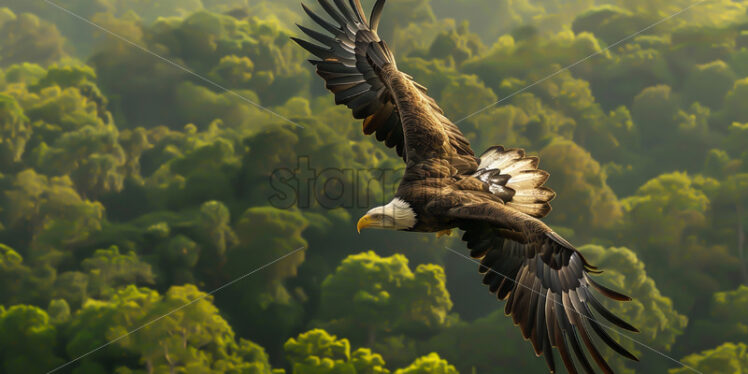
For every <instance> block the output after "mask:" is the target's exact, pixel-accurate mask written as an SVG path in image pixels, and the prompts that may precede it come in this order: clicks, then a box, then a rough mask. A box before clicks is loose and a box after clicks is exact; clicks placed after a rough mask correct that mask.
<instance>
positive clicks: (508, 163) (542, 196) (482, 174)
mask: <svg viewBox="0 0 748 374" xmlns="http://www.w3.org/2000/svg"><path fill="white" fill-rule="evenodd" d="M538 162H539V160H538V158H537V157H528V156H525V151H524V150H522V149H504V147H502V146H495V147H491V148H489V149H488V150H487V151H486V152H485V153H483V155H481V157H480V166H478V171H477V172H476V173H475V174H474V176H476V177H478V178H479V179H480V180H482V181H484V182H486V183H488V184H489V191H491V192H492V193H493V194H495V195H497V196H499V197H501V198H502V200H504V201H505V202H506V204H507V206H511V207H513V208H515V209H517V210H519V211H521V212H523V213H526V214H529V215H531V216H534V217H544V216H545V215H546V214H548V212H550V210H551V206H550V204H549V203H548V202H549V201H551V200H553V198H554V197H555V196H556V193H555V192H553V190H551V189H550V188H547V187H543V183H545V181H547V180H548V176H549V174H548V172H546V171H543V170H540V169H538V168H537V167H538Z"/></svg>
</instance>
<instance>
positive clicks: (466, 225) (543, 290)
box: [446, 197, 637, 374]
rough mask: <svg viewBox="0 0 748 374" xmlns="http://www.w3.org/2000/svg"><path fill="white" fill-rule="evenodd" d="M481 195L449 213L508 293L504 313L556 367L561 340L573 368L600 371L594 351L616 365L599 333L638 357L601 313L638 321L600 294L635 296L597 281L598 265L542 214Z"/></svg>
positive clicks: (487, 279) (495, 289) (494, 286)
mask: <svg viewBox="0 0 748 374" xmlns="http://www.w3.org/2000/svg"><path fill="white" fill-rule="evenodd" d="M474 200H475V203H474V204H467V205H462V206H458V207H455V208H452V209H450V210H449V211H448V212H447V214H446V215H447V216H448V217H449V218H450V219H453V220H455V221H456V222H457V224H458V227H460V228H461V229H462V230H465V234H464V235H463V237H462V239H463V240H464V241H466V242H467V247H468V248H469V249H470V250H471V251H470V256H472V257H473V258H476V259H479V260H480V264H481V265H480V269H479V271H480V272H481V273H483V274H484V277H483V284H486V285H488V287H489V290H490V291H491V292H492V293H495V294H496V295H497V297H498V298H499V300H506V306H505V308H504V311H505V313H506V314H507V315H508V316H510V317H511V318H512V319H513V321H514V323H515V324H516V325H518V326H519V328H520V329H521V331H522V335H523V336H524V337H525V338H526V339H529V340H530V341H531V342H532V345H533V348H534V349H535V353H536V354H537V355H538V356H540V355H543V356H545V359H546V362H547V364H548V368H549V369H550V370H551V372H555V369H556V368H555V362H554V359H553V352H552V348H556V349H557V350H558V352H559V353H560V356H561V360H562V361H563V364H564V366H565V367H566V369H567V371H568V372H569V373H577V372H578V371H577V364H578V365H579V366H581V367H582V369H583V370H584V372H586V373H594V370H593V368H592V365H591V364H590V361H589V360H588V357H587V354H588V355H589V356H591V357H592V359H593V361H595V363H597V365H598V366H599V367H600V369H602V371H603V372H604V373H608V374H609V373H613V370H612V369H611V367H610V366H609V365H608V363H607V362H606V360H605V359H604V358H603V356H602V354H601V353H600V350H599V345H600V344H599V343H598V342H596V340H599V341H601V342H603V343H605V344H606V345H608V346H609V347H610V348H612V349H613V350H614V351H616V352H617V353H619V354H620V355H622V356H624V357H626V358H629V359H631V360H637V358H636V356H634V355H633V354H631V353H630V352H629V351H627V350H626V349H625V348H623V347H622V346H621V345H620V344H618V343H617V342H616V341H615V340H614V339H613V338H612V337H611V336H610V335H609V334H608V333H607V332H606V331H605V330H608V329H611V327H609V326H608V325H607V324H606V323H604V322H602V321H601V320H600V318H598V315H599V316H601V317H602V319H605V320H607V321H608V322H610V323H612V324H613V325H616V326H618V327H620V328H623V329H626V330H629V331H637V329H636V328H634V327H633V326H631V325H630V324H628V323H626V322H625V321H623V320H622V319H620V318H619V317H617V316H616V315H614V314H613V313H612V312H611V311H609V310H608V309H607V308H605V307H604V306H603V304H602V303H601V302H600V301H598V300H597V298H596V297H595V294H596V293H599V294H602V295H604V296H606V297H608V298H611V299H614V300H619V301H626V300H630V298H629V297H628V296H625V295H622V294H620V293H618V292H616V291H613V290H610V289H608V288H606V287H605V286H603V285H601V284H599V283H597V282H595V281H594V279H593V277H592V276H591V274H590V273H595V272H598V271H597V270H596V268H595V267H593V266H591V265H590V264H588V263H587V261H586V260H585V259H584V257H583V256H582V254H581V253H580V252H579V251H578V250H577V249H576V248H574V246H573V245H571V244H570V243H569V242H568V241H566V240H565V239H564V238H562V237H561V236H560V235H558V234H557V233H555V232H554V231H552V230H551V229H550V228H548V227H547V226H546V225H544V224H542V223H541V222H540V221H539V220H537V219H535V218H533V217H530V216H529V215H527V214H524V213H521V212H519V211H517V210H514V209H512V208H510V207H507V206H506V205H504V204H500V203H497V202H492V201H484V202H482V203H481V202H480V200H481V199H480V198H478V197H476V198H475V199H474ZM593 290H594V291H596V292H593ZM593 310H594V311H595V312H597V313H593ZM596 338H597V339H596ZM582 347H584V348H586V351H587V354H585V352H584V351H585V350H584V349H583V348H582ZM572 352H573V355H574V356H575V357H576V361H577V364H575V363H574V360H573V359H572Z"/></svg>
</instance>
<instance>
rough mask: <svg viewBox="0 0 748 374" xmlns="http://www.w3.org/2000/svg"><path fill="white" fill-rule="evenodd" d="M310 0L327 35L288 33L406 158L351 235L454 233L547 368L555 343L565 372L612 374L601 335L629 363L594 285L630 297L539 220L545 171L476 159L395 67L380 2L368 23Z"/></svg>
mask: <svg viewBox="0 0 748 374" xmlns="http://www.w3.org/2000/svg"><path fill="white" fill-rule="evenodd" d="M318 1H319V4H320V6H321V8H322V9H323V10H324V11H325V12H326V13H327V14H328V15H329V17H330V18H329V20H326V19H325V18H323V17H320V16H319V15H317V14H315V13H314V12H313V11H312V10H310V9H309V8H307V7H306V6H305V5H304V4H302V6H303V7H304V11H305V12H306V13H307V14H308V15H309V17H311V19H312V20H314V22H316V23H317V24H318V25H319V26H320V27H321V28H322V29H324V30H325V31H327V33H323V32H318V31H315V30H312V29H309V28H306V27H304V26H299V28H300V29H301V31H303V32H304V33H305V34H306V35H308V36H309V37H310V38H312V39H314V40H316V41H317V42H318V43H320V44H314V43H310V42H308V41H306V40H302V39H298V38H293V40H294V41H295V42H297V43H298V44H299V45H301V46H302V47H304V48H305V49H306V50H307V51H309V52H310V53H312V54H313V55H315V56H316V57H317V58H318V59H315V60H310V62H311V63H312V64H313V65H314V66H316V70H317V73H318V74H319V75H320V76H322V78H324V80H325V83H326V87H327V88H328V89H329V90H330V91H332V92H333V93H334V94H335V103H336V104H345V105H346V106H348V108H350V109H351V110H352V111H353V116H354V117H355V118H357V119H363V132H364V133H365V134H375V135H376V138H377V140H379V141H383V142H384V143H385V145H386V146H387V147H389V148H395V150H396V151H397V154H398V155H399V156H401V157H402V158H403V160H404V161H405V163H406V168H405V173H404V175H403V178H402V181H401V182H400V185H399V187H398V189H397V192H396V194H395V197H394V199H393V200H392V201H391V202H390V203H388V204H386V205H384V206H380V207H376V208H374V209H371V210H370V211H369V212H368V213H366V215H364V216H363V217H361V219H360V220H359V221H358V225H357V228H358V230H359V231H360V230H361V229H362V228H384V229H392V230H402V231H416V232H436V233H443V232H445V231H448V230H451V229H453V228H458V229H461V230H463V231H464V235H463V237H462V239H463V240H464V241H466V242H467V247H468V248H469V249H470V250H471V251H470V255H471V256H472V257H474V258H476V259H479V260H480V268H479V271H480V272H481V273H483V274H485V275H484V276H483V283H484V284H486V285H488V287H489V290H490V291H491V292H492V293H495V294H496V295H497V296H498V298H499V299H500V300H506V306H505V311H506V314H507V315H509V316H511V317H512V319H513V320H514V323H515V324H516V325H518V326H519V327H520V329H521V330H522V335H523V336H524V337H525V339H529V340H530V341H531V342H532V346H533V348H534V349H535V353H536V355H538V356H540V355H544V357H545V360H546V363H547V364H548V368H549V369H550V371H551V372H555V368H556V366H555V363H554V356H553V351H552V347H555V348H556V349H557V350H558V352H559V355H560V357H561V360H562V361H563V364H564V366H565V367H566V369H567V370H568V371H569V372H570V373H577V365H578V366H581V367H582V368H583V369H584V371H585V372H587V373H593V372H594V370H593V368H592V365H590V361H589V360H588V355H589V356H591V357H592V359H593V360H594V361H595V362H596V363H597V365H598V366H599V367H600V368H601V369H602V370H603V372H605V373H612V372H613V371H612V369H611V368H610V366H609V365H608V363H607V362H606V361H605V359H604V358H603V356H602V355H601V353H600V351H599V350H598V348H597V345H600V342H601V341H602V342H604V343H606V344H607V345H608V346H609V347H611V348H612V349H613V350H615V351H616V352H618V353H619V354H621V355H623V356H625V357H627V358H629V359H632V360H637V358H636V357H635V356H634V355H633V354H631V353H629V352H628V351H627V350H626V349H625V348H623V347H622V346H621V345H620V344H618V343H617V342H616V341H615V340H614V339H613V338H611V337H610V335H609V334H608V333H607V332H606V331H605V329H607V328H609V327H608V326H607V325H606V324H604V323H601V322H598V317H597V316H602V317H603V318H604V319H606V320H607V321H609V322H611V323H612V324H615V325H617V326H619V327H621V328H623V329H626V330H630V331H637V330H636V328H634V327H633V326H631V325H630V324H628V323H626V322H625V321H623V320H622V319H620V318H619V317H617V316H615V315H614V314H613V313H611V312H610V311H609V310H607V309H606V308H605V307H604V306H603V305H602V304H601V303H600V302H599V301H598V300H597V299H596V298H595V296H594V294H593V292H592V289H595V290H596V291H597V292H599V293H601V294H602V295H604V296H607V297H609V298H611V299H615V300H620V301H624V300H630V298H629V297H627V296H625V295H622V294H620V293H618V292H616V291H613V290H610V289H608V288H606V287H604V286H602V285H600V284H598V283H597V282H595V281H594V280H593V278H592V277H591V276H590V273H597V272H599V271H597V270H596V268H595V267H594V266H592V265H590V264H589V263H587V261H586V260H585V259H584V257H583V256H582V254H581V253H580V252H579V251H577V250H576V249H575V248H574V246H573V245H571V244H570V243H569V242H568V241H566V240H565V239H564V238H562V237H561V236H560V235H559V234H557V233H555V232H554V231H553V230H551V229H550V228H549V227H548V226H547V225H545V224H544V223H543V222H542V221H540V218H543V217H544V216H545V215H547V214H548V212H550V210H551V207H550V204H549V201H550V200H551V199H553V198H554V197H555V192H553V191H552V190H551V189H549V188H547V187H543V183H545V181H546V180H547V179H548V176H549V174H548V173H547V172H545V171H543V170H540V169H538V168H537V167H538V158H537V157H529V156H526V155H525V152H524V151H523V150H522V149H505V148H503V147H502V146H494V147H491V148H489V149H488V150H487V151H486V152H484V153H483V154H482V155H481V156H480V157H476V156H475V154H474V153H473V150H472V149H471V148H470V143H469V142H468V140H467V139H466V138H465V136H464V135H463V134H462V133H461V132H460V130H459V129H458V128H457V126H456V125H455V124H454V123H452V122H451V121H450V120H449V119H447V118H446V117H445V116H444V112H443V111H442V110H441V109H440V108H439V106H438V105H437V104H436V102H435V101H434V100H433V99H432V98H430V97H429V96H428V95H427V93H426V88H425V87H423V86H422V85H420V84H418V83H417V82H415V81H414V80H413V78H412V77H411V76H409V75H407V74H405V73H403V72H401V71H399V70H398V69H397V64H396V63H395V58H394V56H393V55H392V52H391V51H390V49H389V48H388V47H387V44H386V43H385V42H384V41H382V40H381V39H380V38H379V36H378V35H377V25H378V24H379V20H380V17H381V15H382V9H383V7H384V3H385V0H377V2H376V4H375V5H374V8H373V10H372V12H371V17H370V18H369V19H368V20H367V18H366V16H365V14H364V12H363V9H362V7H361V3H360V1H359V0H348V2H347V3H346V2H345V1H344V0H334V1H333V3H331V2H330V1H329V0H318ZM592 309H594V310H595V311H596V313H593V312H592ZM593 332H594V334H593ZM580 339H581V342H580ZM582 345H584V346H585V347H586V353H585V350H583V349H582ZM570 350H571V351H573V352H574V357H575V358H573V357H572V354H571V353H570Z"/></svg>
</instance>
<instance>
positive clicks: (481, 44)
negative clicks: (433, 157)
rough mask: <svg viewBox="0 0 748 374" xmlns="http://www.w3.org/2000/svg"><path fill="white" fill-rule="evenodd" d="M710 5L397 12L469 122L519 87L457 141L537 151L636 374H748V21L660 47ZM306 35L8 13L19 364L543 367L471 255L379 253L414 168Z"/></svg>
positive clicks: (218, 12) (110, 8)
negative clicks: (363, 117)
mask: <svg viewBox="0 0 748 374" xmlns="http://www.w3.org/2000/svg"><path fill="white" fill-rule="evenodd" d="M306 2H307V4H308V5H309V6H310V7H311V8H312V9H315V10H319V6H318V4H316V3H315V2H314V1H312V0H307V1H306ZM694 2H695V0H690V1H686V0H676V1H673V0H634V1H631V0H627V1H623V0H576V1H559V0H490V1H489V0H390V1H388V4H387V6H386V7H385V11H384V16H383V20H382V24H381V25H380V33H381V34H382V37H383V38H385V39H386V40H387V41H388V43H389V45H390V46H391V47H392V48H393V50H394V52H395V54H396V56H397V59H398V67H399V68H400V69H401V70H403V71H405V72H407V73H408V74H410V75H412V76H413V77H414V78H415V79H416V80H417V81H418V82H420V83H422V84H423V85H425V86H427V87H428V88H429V93H430V95H431V96H432V97H434V98H435V99H436V101H437V102H438V103H439V104H440V105H441V107H442V108H443V109H444V111H445V112H446V115H447V116H448V117H449V118H451V119H453V120H454V121H457V120H460V119H462V118H465V117H467V116H470V115H471V114H473V113H474V112H476V111H478V110H480V109H481V108H484V107H486V106H488V105H490V104H493V103H496V102H497V101H499V100H502V99H503V98H506V97H507V96H509V95H512V96H511V97H509V98H508V99H506V100H503V101H502V102H501V103H499V104H498V105H494V106H492V107H490V108H488V109H486V110H483V111H481V112H480V113H478V114H476V115H472V116H470V117H468V118H467V119H465V120H464V121H462V122H460V123H459V126H460V128H461V129H462V131H463V132H464V133H465V135H466V136H467V137H468V138H469V139H470V141H471V143H472V146H473V148H474V149H475V150H476V152H478V153H481V152H482V151H483V150H484V149H486V148H488V147H490V146H492V145H496V144H501V145H504V146H507V147H521V148H524V149H526V150H527V152H528V153H531V154H535V155H539V156H540V159H541V162H540V168H542V169H544V170H547V171H549V172H550V174H551V178H550V180H549V181H548V183H547V185H549V187H551V188H553V189H554V190H555V191H556V192H557V194H558V196H557V198H556V199H555V200H554V201H553V202H552V205H553V211H552V212H551V214H550V215H549V216H548V217H547V222H548V223H549V224H550V225H551V226H552V227H553V228H554V230H556V231H557V232H559V233H561V234H562V235H564V236H565V237H566V238H567V239H569V241H571V242H572V243H574V244H575V245H576V246H577V247H578V248H579V249H580V250H581V251H582V252H583V253H584V254H585V255H586V257H587V259H588V260H589V261H590V262H591V263H593V264H595V265H597V266H599V267H601V268H602V269H604V270H605V272H604V273H603V274H602V275H600V276H599V277H598V278H597V279H599V281H600V282H601V283H603V284H606V285H609V286H610V287H612V288H614V289H617V290H623V291H624V292H625V293H627V294H629V295H631V296H632V297H633V301H631V302H628V303H610V304H609V305H608V306H609V307H610V308H611V309H612V310H613V311H614V312H615V313H616V314H619V315H621V316H622V317H624V319H626V320H627V321H629V322H630V323H632V324H633V325H634V326H637V327H638V328H639V329H640V330H641V333H639V334H635V335H633V334H631V335H630V334H626V335H625V336H624V335H618V334H614V333H611V335H612V336H613V337H614V338H615V339H616V340H618V341H619V342H620V344H621V345H623V346H624V347H626V349H628V350H630V351H632V352H634V353H636V354H637V355H638V356H639V357H640V359H641V361H640V362H630V361H625V360H623V359H620V358H619V357H616V356H615V354H614V353H613V352H610V351H605V354H606V358H609V359H610V362H611V365H612V366H613V368H614V369H615V370H616V372H617V373H624V374H634V373H642V374H649V373H651V374H655V373H658V374H659V373H669V374H685V373H692V372H694V371H693V370H691V369H689V368H688V367H682V366H681V365H679V364H678V363H677V362H675V361H673V360H671V359H668V357H672V358H673V359H675V360H678V361H682V362H683V363H685V364H686V365H688V366H690V367H692V368H694V369H696V370H698V371H700V372H703V373H716V374H740V373H743V374H745V373H748V312H747V311H748V258H747V257H748V253H746V252H747V251H748V249H747V248H746V246H748V244H746V231H747V230H748V105H747V104H748V1H746V0H713V1H707V2H704V3H701V4H698V5H696V6H694V7H693V8H692V9H689V10H687V11H685V12H683V13H682V14H679V15H677V16H675V17H672V18H671V19H669V20H667V21H665V22H662V23H660V24H658V25H657V26H655V27H652V28H649V29H647V30H646V31H644V32H640V31H641V30H642V29H644V28H645V27H647V26H649V25H651V24H653V23H655V22H658V21H659V20H661V19H663V18H665V17H667V16H670V15H672V14H674V13H676V12H678V11H679V10H680V9H683V8H685V7H688V6H689V5H691V4H693V3H694ZM363 3H364V8H365V9H366V10H367V13H368V10H369V9H370V8H371V6H372V5H373V3H374V1H373V0H371V1H363ZM73 14H75V15H77V17H76V16H74V15H73ZM79 17H80V18H79ZM84 20H88V21H89V22H91V23H87V22H86V21H84ZM294 23H300V24H302V25H307V26H311V22H310V21H309V20H308V19H307V18H305V17H304V14H303V11H302V9H301V6H300V4H299V1H298V0H273V1H270V0H156V1H141V0H83V1H79V0H50V1H28V0H6V1H4V2H2V3H0V35H2V36H3V37H2V38H0V374H2V373H8V374H10V373H45V372H49V371H50V370H53V369H55V368H58V367H60V366H61V365H66V366H64V367H62V368H60V369H59V370H58V371H56V372H59V373H75V374H98V373H119V374H127V373H253V374H270V373H273V374H280V373H287V374H385V373H392V374H427V373H428V374H457V373H463V374H470V373H480V374H484V373H485V374H502V373H523V372H526V373H530V372H532V373H536V372H537V373H545V372H547V369H546V366H545V363H544V360H543V359H542V358H537V357H535V355H534V352H533V350H532V346H531V345H530V343H529V342H526V341H524V340H523V339H522V335H521V332H520V330H519V329H518V328H516V327H515V326H513V325H512V321H511V319H509V318H506V317H505V316H504V309H503V303H501V302H497V301H496V300H495V296H494V295H492V294H490V293H489V292H488V290H487V289H486V288H485V287H483V286H482V285H481V284H480V279H481V277H480V275H479V274H478V273H477V265H475V264H474V263H471V262H469V261H467V260H466V259H464V258H461V257H459V256H456V255H454V254H452V253H450V252H449V251H448V250H447V249H446V248H445V247H449V248H454V249H457V250H465V247H464V243H463V242H461V241H460V235H453V236H451V237H442V238H436V236H435V235H433V234H414V233H399V232H385V231H378V230H372V231H365V232H362V233H361V234H360V235H359V234H357V233H356V229H355V228H356V227H355V226H356V220H357V219H358V218H359V217H360V216H361V215H362V214H363V213H365V212H366V211H367V210H368V209H369V208H370V207H372V206H375V205H379V204H381V203H384V202H386V201H389V199H390V198H391V196H392V193H393V191H394V188H395V187H396V184H397V182H398V178H399V174H398V173H400V172H401V168H402V160H401V159H399V158H398V157H397V155H396V154H395V153H394V152H393V151H392V150H389V149H387V148H386V147H385V146H384V145H382V144H379V143H378V142H377V141H376V140H375V139H372V138H371V137H367V136H365V135H363V134H362V132H361V123H360V121H357V120H354V119H352V117H351V115H350V112H349V110H348V109H347V108H345V107H338V106H335V104H334V99H333V97H332V95H330V94H329V93H328V92H327V91H326V90H325V89H324V86H323V83H322V81H321V79H319V77H317V76H316V75H315V74H314V71H313V67H312V66H311V65H309V64H308V63H307V62H306V60H307V59H308V58H310V56H309V55H308V54H307V53H306V51H304V50H303V49H301V48H299V47H298V46H297V45H296V44H294V43H293V42H292V41H291V40H290V39H289V38H290V37H291V36H298V34H299V32H298V31H297V29H296V28H295V26H294ZM637 32H640V33H638V34H636V35H635V36H633V37H631V38H629V39H627V40H625V41H624V42H620V43H619V41H620V40H622V39H624V38H626V37H628V36H630V35H632V34H635V33H637ZM609 46H612V47H611V48H609V49H606V50H604V51H603V52H602V53H599V54H597V55H595V56H593V57H590V58H588V59H587V60H585V61H584V62H583V63H580V64H578V65H576V66H574V67H573V68H571V69H569V70H565V71H563V72H561V73H559V74H556V75H555V76H553V77H552V78H550V79H547V80H542V82H540V83H538V84H534V82H536V81H538V80H541V79H543V78H545V77H547V76H548V75H550V74H553V73H555V72H557V71H559V69H561V68H562V67H565V66H568V65H570V64H572V63H575V62H577V61H579V60H582V59H584V58H586V57H588V56H589V55H591V54H594V53H595V52H598V51H600V50H602V49H605V48H608V47H609ZM159 56H160V57H159ZM167 60H168V61H171V63H170V62H167ZM176 65H179V66H181V67H183V68H180V67H179V66H176ZM193 73H194V74H193ZM201 77H202V78H201ZM528 86H530V87H529V88H527V89H525V88H526V87H528ZM224 89H226V90H230V91H226V90H224ZM518 90H522V91H521V92H520V93H518V94H516V95H515V93H516V92H517V91H518ZM262 107H266V108H269V109H270V110H271V111H272V112H270V111H267V110H264V109H263V108H262ZM346 171H355V173H353V172H351V173H348V172H346ZM383 171H388V172H389V173H385V174H387V175H386V177H383ZM275 178H286V179H287V181H288V180H291V179H292V180H293V181H294V183H296V186H297V187H298V188H296V189H294V190H293V191H291V192H290V194H289V191H286V190H279V189H278V185H277V184H275V183H274V182H273V181H274V180H276V179H275ZM289 178H291V179H289ZM306 182H309V183H306ZM327 182H331V183H327ZM330 196H333V197H336V198H330ZM465 253H466V254H467V251H466V250H465ZM288 254H290V255H288ZM284 255H288V256H287V257H284V258H283V259H282V260H280V261H277V262H273V263H272V264H270V265H269V266H265V265H267V264H268V263H271V262H272V261H274V260H276V259H278V258H280V257H281V256H284ZM263 266H265V267H263ZM261 267H262V268H261ZM257 269H259V270H257ZM255 270H256V271H255ZM248 274H249V275H248ZM237 279H239V280H238V281H236V282H234V283H231V284H229V285H228V286H226V287H223V286H224V285H227V284H228V283H229V282H233V281H235V280H237ZM219 287H223V288H220V289H219V290H218V291H217V292H213V291H214V290H216V289H218V288H219ZM185 305H186V306H185ZM167 313H170V314H168V315H166V314H167ZM165 315H166V316H165ZM157 318H158V320H156V321H154V319H157ZM135 329H138V330H137V331H135V332H133V333H132V334H129V335H128V334H127V333H128V332H132V331H133V330H135ZM123 336H124V337H123ZM632 339H634V340H632ZM636 341H638V342H640V343H641V344H639V343H637V342H636ZM648 347H649V348H648ZM650 348H651V349H650ZM92 350H95V351H94V352H91V351H92ZM89 353H90V354H89ZM81 356H82V357H81ZM73 360H74V362H72V363H70V364H68V363H69V362H70V361H73ZM557 362H558V360H557ZM561 370H562V369H561Z"/></svg>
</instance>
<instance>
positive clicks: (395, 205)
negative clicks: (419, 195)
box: [356, 197, 416, 233]
mask: <svg viewBox="0 0 748 374" xmlns="http://www.w3.org/2000/svg"><path fill="white" fill-rule="evenodd" d="M415 225H416V213H415V212H414V211H413V209H412V208H411V207H410V204H408V203H407V202H406V201H404V200H402V199H400V198H397V197H396V198H394V199H392V201H390V202H389V204H387V205H382V206H378V207H376V208H374V209H371V210H369V211H368V212H366V214H365V215H364V216H363V217H361V219H360V220H358V225H357V226H356V228H357V229H358V232H359V233H360V232H361V229H366V228H371V229H390V230H407V229H409V228H412V227H413V226H415Z"/></svg>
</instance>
